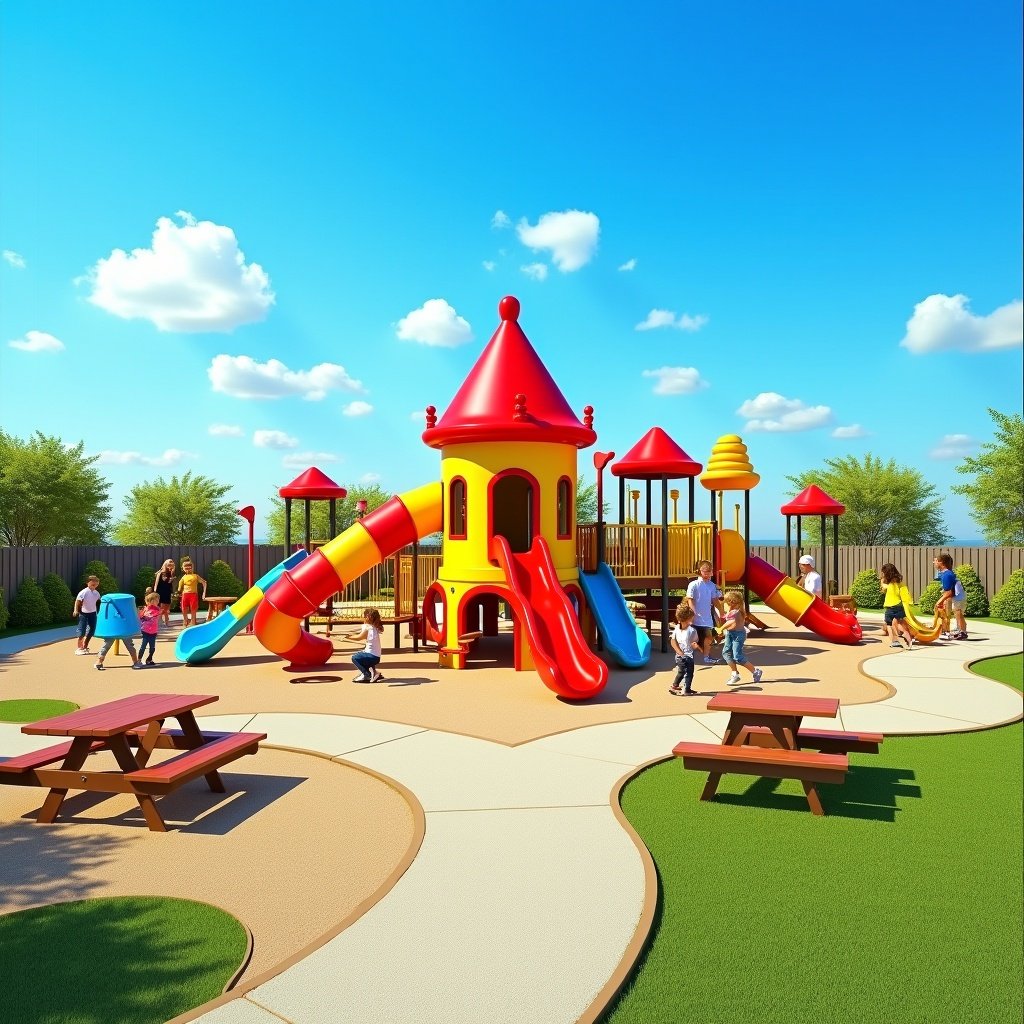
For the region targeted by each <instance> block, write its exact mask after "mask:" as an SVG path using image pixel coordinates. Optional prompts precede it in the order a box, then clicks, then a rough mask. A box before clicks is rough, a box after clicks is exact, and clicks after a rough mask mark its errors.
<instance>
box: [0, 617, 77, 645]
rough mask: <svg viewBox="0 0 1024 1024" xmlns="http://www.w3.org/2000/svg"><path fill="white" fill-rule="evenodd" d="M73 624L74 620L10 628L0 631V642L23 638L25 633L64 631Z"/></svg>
mask: <svg viewBox="0 0 1024 1024" xmlns="http://www.w3.org/2000/svg"><path fill="white" fill-rule="evenodd" d="M74 624H75V620H74V619H69V620H68V621H67V622H48V623H47V624H46V625H45V626H10V627H8V628H7V629H0V640H6V639H7V638H8V637H9V636H24V635H25V634H26V633H48V632H49V631H50V630H52V629H66V628H67V627H68V626H73V625H74Z"/></svg>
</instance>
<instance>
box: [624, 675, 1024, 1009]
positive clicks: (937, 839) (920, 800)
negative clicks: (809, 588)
mask: <svg viewBox="0 0 1024 1024" xmlns="http://www.w3.org/2000/svg"><path fill="white" fill-rule="evenodd" d="M978 668H979V671H980V672H981V674H984V675H986V676H989V677H990V678H996V679H1000V680H1002V681H1006V682H1009V683H1011V685H1016V686H1017V687H1018V688H1020V686H1021V658H1020V657H1019V656H1017V657H1011V658H999V659H993V660H992V661H988V662H984V663H982V664H981V665H980V666H978ZM1022 759H1024V750H1022V729H1021V726H1020V724H1019V723H1018V724H1016V725H1013V726H1008V727H1005V728H1000V729H991V730H986V731H983V732H976V733H965V734H960V735H952V736H922V737H907V738H900V737H895V738H892V739H888V740H886V742H885V743H884V744H883V746H882V752H881V753H880V754H879V755H877V756H865V755H856V754H855V755H853V758H852V760H853V761H854V765H855V766H854V768H853V769H852V770H851V771H850V774H849V775H848V776H847V781H846V783H845V785H843V786H822V787H819V792H820V793H821V794H822V800H823V803H824V804H825V808H826V811H827V812H828V817H825V818H816V817H814V816H813V815H811V814H810V813H809V812H808V810H807V805H806V801H805V800H804V797H803V792H802V790H801V789H800V786H799V784H798V783H795V782H790V781H785V782H782V783H781V784H779V785H777V786H776V784H775V783H774V781H773V780H767V779H761V780H751V779H750V778H748V777H743V776H725V778H724V779H723V782H722V785H721V786H720V788H719V798H718V802H716V803H701V802H700V801H699V800H698V795H699V793H700V790H701V788H702V786H703V784H704V776H703V775H701V774H700V773H697V772H684V771H683V770H682V768H681V767H680V765H679V763H678V762H677V761H674V760H673V761H669V762H664V763H662V764H659V765H655V766H654V767H652V768H649V769H647V770H646V771H644V772H642V773H641V774H640V775H639V776H637V778H636V779H634V780H633V781H631V782H630V783H629V785H628V786H627V787H626V788H625V790H624V791H623V795H622V806H623V809H624V810H625V812H626V814H627V816H628V817H629V819H630V821H631V822H632V823H633V825H634V827H635V828H636V829H637V831H638V832H639V833H640V835H641V837H642V838H643V840H644V842H646V843H647V846H648V847H649V849H650V850H651V853H652V855H653V857H654V860H655V862H656V864H657V867H658V875H659V881H660V884H661V893H660V903H659V908H658V915H657V919H656V921H655V934H654V938H653V941H652V942H651V944H650V946H649V948H648V950H647V952H646V955H645V956H644V957H643V958H642V961H641V963H640V964H639V966H638V968H637V970H636V972H635V973H634V975H633V978H632V979H631V981H630V983H628V984H627V987H626V989H625V990H624V992H623V994H622V996H621V997H620V1000H619V1002H618V1003H617V1004H616V1005H615V1006H614V1007H613V1008H612V1010H611V1011H609V1013H608V1014H607V1015H606V1016H605V1018H604V1020H605V1021H607V1022H610V1024H626V1022H637V1024H641V1022H642V1024H659V1022H665V1024H668V1022H672V1024H675V1022H678V1021H699V1022H702V1024H713V1022H722V1024H726V1022H728V1024H747V1022H750V1024H755V1022H763V1024H773V1022H776V1021H777V1022H779V1024H782V1022H787V1024H799V1022H805V1021H806V1022H815V1024H829V1022H836V1024H839V1022H843V1024H847V1022H850V1021H857V1022H858V1024H890V1022H893V1021H899V1022H902V1021H907V1022H936V1024H939V1022H941V1024H953V1022H956V1024H960V1022H977V1024H1002V1022H1008V1024H1009V1022H1012V1024H1018V1022H1019V1021H1020V1020H1021V1019H1022V1012H1024V1007H1022V998H1021V977H1022V968H1024V965H1022V955H1021V949H1022V938H1024V936H1022V923H1021V906H1022V898H1024V892H1022V875H1024V862H1022V843H1021V833H1022V821H1021V788H1022V782H1024V780H1022Z"/></svg>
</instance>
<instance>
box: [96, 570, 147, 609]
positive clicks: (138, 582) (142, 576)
mask: <svg viewBox="0 0 1024 1024" xmlns="http://www.w3.org/2000/svg"><path fill="white" fill-rule="evenodd" d="M155 576H156V569H154V568H153V567H152V566H151V565H144V566H142V568H141V569H139V571H138V572H137V573H136V574H135V582H134V583H133V584H132V594H133V595H134V597H135V603H136V604H137V605H140V606H141V605H142V599H143V598H144V597H145V596H146V590H147V589H148V588H149V587H151V586H153V578H154V577H155ZM100 589H101V590H102V589H103V588H102V587H101V588H100Z"/></svg>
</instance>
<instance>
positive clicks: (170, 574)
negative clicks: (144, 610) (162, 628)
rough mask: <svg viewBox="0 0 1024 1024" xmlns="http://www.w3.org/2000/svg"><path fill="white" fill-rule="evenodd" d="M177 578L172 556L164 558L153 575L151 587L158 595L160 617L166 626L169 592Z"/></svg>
mask: <svg viewBox="0 0 1024 1024" xmlns="http://www.w3.org/2000/svg"><path fill="white" fill-rule="evenodd" d="M177 579H178V577H177V574H176V573H175V571H174V559H173V558H168V559H166V560H165V561H164V564H163V565H162V566H160V568H159V569H158V570H157V573H156V575H155V576H154V577H153V589H154V590H155V591H156V592H157V594H159V595H160V619H161V621H162V622H163V623H164V624H165V625H167V626H169V625H170V624H171V594H173V593H174V584H175V582H176V581H177Z"/></svg>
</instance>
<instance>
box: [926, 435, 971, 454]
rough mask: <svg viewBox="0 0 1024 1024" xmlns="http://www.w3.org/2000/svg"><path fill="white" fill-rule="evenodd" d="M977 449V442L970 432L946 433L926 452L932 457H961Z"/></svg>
mask: <svg viewBox="0 0 1024 1024" xmlns="http://www.w3.org/2000/svg"><path fill="white" fill-rule="evenodd" d="M977 450H978V442H977V441H976V440H975V439H974V438H973V437H971V436H970V434H946V435H945V436H944V437H943V438H942V440H941V441H939V443H938V444H937V445H936V446H935V447H934V448H933V449H932V450H931V451H930V452H929V453H928V454H929V455H930V456H931V457H932V458H933V459H963V458H966V457H967V456H968V455H973V454H974V453H975V452H976V451H977Z"/></svg>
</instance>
